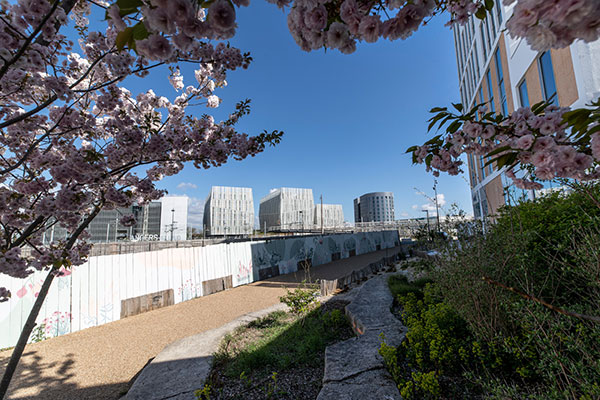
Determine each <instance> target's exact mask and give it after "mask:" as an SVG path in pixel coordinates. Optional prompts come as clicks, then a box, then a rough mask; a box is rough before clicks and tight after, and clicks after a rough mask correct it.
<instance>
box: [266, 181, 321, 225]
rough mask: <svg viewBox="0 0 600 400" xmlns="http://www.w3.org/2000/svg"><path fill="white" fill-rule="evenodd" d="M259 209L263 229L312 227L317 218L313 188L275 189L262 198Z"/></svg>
mask: <svg viewBox="0 0 600 400" xmlns="http://www.w3.org/2000/svg"><path fill="white" fill-rule="evenodd" d="M258 210H259V211H258V218H259V222H260V228H261V229H264V228H265V227H266V228H267V230H301V229H310V228H312V225H313V222H314V218H315V217H314V213H315V204H314V199H313V192H312V189H298V188H280V189H274V190H272V191H271V193H269V194H268V195H266V196H265V197H263V198H262V199H261V200H260V206H259V209H258Z"/></svg>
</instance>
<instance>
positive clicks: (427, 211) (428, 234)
mask: <svg viewBox="0 0 600 400" xmlns="http://www.w3.org/2000/svg"><path fill="white" fill-rule="evenodd" d="M422 211H423V212H424V213H427V239H428V240H429V237H430V236H431V233H430V230H429V210H422Z"/></svg>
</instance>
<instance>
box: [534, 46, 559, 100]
mask: <svg viewBox="0 0 600 400" xmlns="http://www.w3.org/2000/svg"><path fill="white" fill-rule="evenodd" d="M538 67H539V70H540V81H541V83H542V95H543V96H544V100H546V101H549V102H550V103H551V104H554V105H556V106H558V96H557V95H556V82H555V81H554V69H553V68H552V56H551V55H550V52H548V51H546V52H545V53H543V54H542V55H541V56H540V58H539V60H538Z"/></svg>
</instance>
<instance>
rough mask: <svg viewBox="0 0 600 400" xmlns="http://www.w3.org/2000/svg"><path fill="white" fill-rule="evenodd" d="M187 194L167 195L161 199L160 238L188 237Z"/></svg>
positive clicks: (184, 238) (183, 238) (182, 238)
mask: <svg viewBox="0 0 600 400" xmlns="http://www.w3.org/2000/svg"><path fill="white" fill-rule="evenodd" d="M188 202H189V197H187V196H165V197H163V198H161V199H160V203H161V210H160V240H186V239H187V217H188Z"/></svg>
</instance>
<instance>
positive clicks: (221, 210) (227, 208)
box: [204, 186, 254, 236]
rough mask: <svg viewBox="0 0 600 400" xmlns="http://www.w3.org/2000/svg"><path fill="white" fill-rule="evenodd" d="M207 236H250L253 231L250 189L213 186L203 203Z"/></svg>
mask: <svg viewBox="0 0 600 400" xmlns="http://www.w3.org/2000/svg"><path fill="white" fill-rule="evenodd" d="M204 229H206V232H207V234H208V235H212V236H214V235H250V234H252V231H253V229H254V200H253V199H252V189H250V188H243V187H226V186H213V187H212V188H211V189H210V193H209V194H208V197H207V198H206V202H205V203H204Z"/></svg>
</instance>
